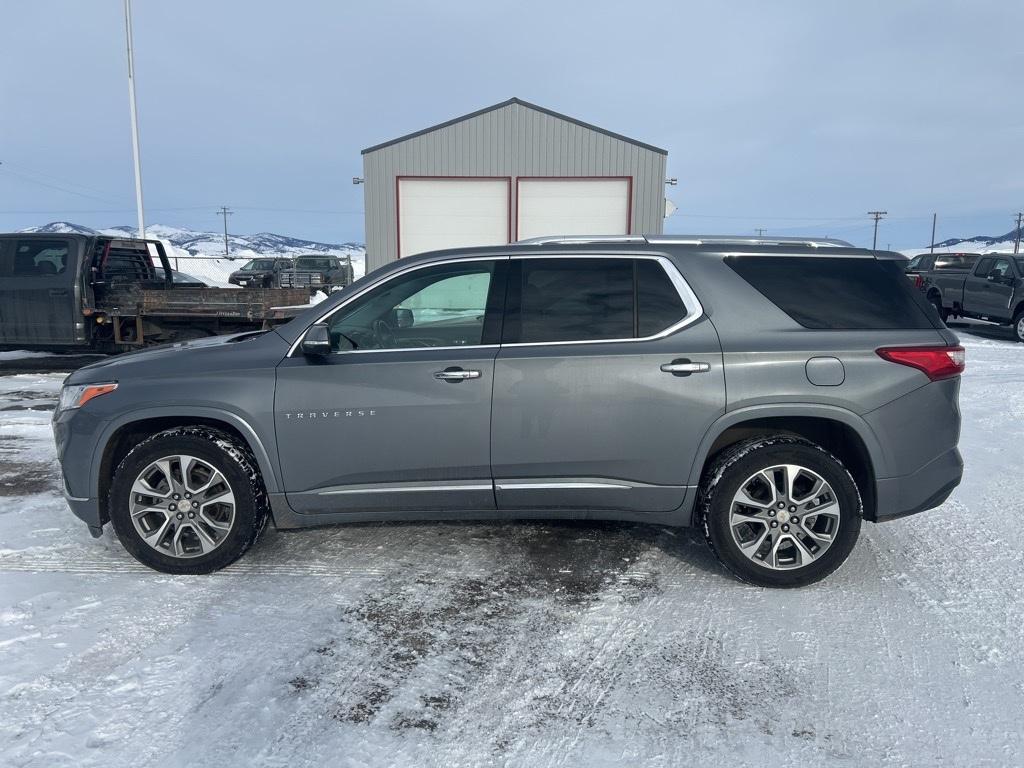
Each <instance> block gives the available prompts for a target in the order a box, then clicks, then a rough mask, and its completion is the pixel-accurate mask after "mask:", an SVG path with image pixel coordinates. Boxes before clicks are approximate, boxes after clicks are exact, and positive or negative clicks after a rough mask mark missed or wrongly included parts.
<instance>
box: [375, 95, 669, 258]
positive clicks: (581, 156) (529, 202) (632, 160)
mask: <svg viewBox="0 0 1024 768" xmlns="http://www.w3.org/2000/svg"><path fill="white" fill-rule="evenodd" d="M362 154H363V178H364V180H365V184H366V186H365V192H364V200H365V211H366V214H365V215H366V258H367V269H373V268H375V267H379V266H381V265H383V264H386V263H388V262H390V261H394V260H395V259H397V258H400V257H402V256H411V255H413V254H415V253H422V252H423V251H430V250H437V249H440V248H452V247H459V246H470V245H500V244H504V243H510V242H515V241H516V240H522V239H526V238H528V237H539V236H546V235H621V234H633V233H642V234H661V232H662V223H663V220H664V216H665V186H664V184H665V163H666V159H667V155H668V152H667V151H666V150H664V149H659V148H658V147H654V146H651V145H650V144H645V143H643V142H640V141H636V140H635V139H630V138H628V137H626V136H621V135H619V134H617V133H612V132H611V131H607V130H604V129H603V128H598V127H596V126H593V125H589V124H588V123H584V122H581V121H580V120H576V119H574V118H571V117H567V116H566V115H562V114H559V113H557V112H552V111H551V110H549V109H545V108H543V107H538V106H537V105H535V104H530V103H527V102H525V101H522V100H520V99H515V98H513V99H509V100H508V101H503V102H502V103H500V104H495V105H494V106H492V107H487V108H486V109H481V110H479V111H477V112H473V113H471V114H468V115H464V116H462V117H457V118H455V119H454V120H449V121H448V122H445V123H441V124H440V125H435V126H432V127H430V128H425V129H423V130H421V131H417V132H415V133H411V134H408V135H406V136H402V137H401V138H397V139H394V140H392V141H388V142H385V143H383V144H377V145H376V146H373V147H369V148H367V149H364V150H363V153H362Z"/></svg>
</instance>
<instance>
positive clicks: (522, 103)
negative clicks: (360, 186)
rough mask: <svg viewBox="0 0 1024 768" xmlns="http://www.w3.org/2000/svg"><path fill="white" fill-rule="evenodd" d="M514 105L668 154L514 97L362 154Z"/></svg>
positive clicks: (383, 144) (663, 150)
mask: <svg viewBox="0 0 1024 768" xmlns="http://www.w3.org/2000/svg"><path fill="white" fill-rule="evenodd" d="M512 104H518V105H519V106H521V107H526V108H527V109H532V110H535V111H537V112H543V113H544V114H545V115H550V116H551V117H557V118H558V119H559V120H565V121H566V122H569V123H574V124H575V125H578V126H580V127H581V128H587V129H588V130H591V131H597V132H598V133H603V134H604V135H605V136H610V137H611V138H613V139H618V140H619V141H625V142H627V143H629V144H635V145H636V146H638V147H643V148H644V149H649V150H650V151H652V152H657V153H658V154H661V155H667V154H668V150H667V149H662V148H661V147H655V146H653V145H651V144H645V143H644V142H642V141H637V140H636V139H631V138H629V137H628V136H623V135H622V134H621V133H613V132H612V131H606V130H605V129H604V128H598V127H597V126H596V125H591V124H590V123H585V122H583V121H582V120H577V119H576V118H574V117H569V116H568V115H563V114H562V113H560V112H555V111H554V110H551V109H545V108H544V107H539V106H537V105H536V104H531V103H530V102H528V101H523V100H522V99H517V98H515V97H514V96H513V97H512V98H511V99H509V100H508V101H503V102H501V103H500V104H494V105H493V106H490V107H484V108H483V109H478V110H477V111H476V112H470V113H469V114H468V115H462V116H461V117H455V118H452V119H451V120H446V121H445V122H443V123H438V124H437V125H432V126H430V127H429V128H423V129H422V130H419V131H415V132H413V133H408V134H406V135H405V136H399V137H398V138H397V139H391V140H390V141H385V142H383V143H381V144H374V145H373V146H372V147H367V148H366V149H364V150H363V151H362V153H361V154H364V155H365V154H367V153H369V152H376V151H377V150H378V149H384V148H385V147H390V146H391V145H393V144H400V143H401V142H403V141H408V140H409V139H414V138H416V137H417V136H422V135H423V134H425V133H431V132H432V131H437V130H440V129H441V128H447V127H448V126H449V125H455V123H461V122H462V121H463V120H469V119H470V118H474V117H478V116H480V115H485V114H487V113H488V112H493V111H495V110H496V109H503V108H504V107H508V106H511V105H512Z"/></svg>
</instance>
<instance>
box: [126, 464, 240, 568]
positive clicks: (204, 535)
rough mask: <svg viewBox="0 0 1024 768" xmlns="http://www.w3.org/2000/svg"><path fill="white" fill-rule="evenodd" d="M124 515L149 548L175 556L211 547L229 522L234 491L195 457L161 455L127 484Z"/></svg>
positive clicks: (204, 551) (221, 538) (226, 530)
mask: <svg viewBox="0 0 1024 768" xmlns="http://www.w3.org/2000/svg"><path fill="white" fill-rule="evenodd" d="M130 514H131V520H132V524H133V525H134V526H135V530H136V532H137V533H138V534H139V536H140V537H141V538H142V540H143V541H144V542H146V543H147V544H148V545H149V546H151V547H152V548H153V549H155V550H157V551H158V552H162V553H164V554H166V555H171V556H173V557H179V558H191V557H199V556H200V555H205V554H209V553H210V552H212V551H213V550H215V549H217V547H219V546H220V545H221V544H222V543H223V542H224V540H225V539H226V538H227V536H228V534H229V533H230V532H231V528H232V526H233V525H234V522H235V494H234V491H232V489H231V485H230V484H229V483H228V481H227V479H226V478H225V477H224V474H223V473H222V472H221V471H220V470H219V469H217V467H215V466H214V465H213V464H212V463H210V462H209V461H207V460H205V459H200V458H197V457H195V456H187V455H176V456H165V457H163V458H161V459H157V460H156V461H154V462H152V463H150V464H149V465H148V466H146V468H145V469H143V470H142V471H141V472H140V473H139V474H138V476H137V477H136V478H135V481H134V482H133V483H132V491H131V504H130Z"/></svg>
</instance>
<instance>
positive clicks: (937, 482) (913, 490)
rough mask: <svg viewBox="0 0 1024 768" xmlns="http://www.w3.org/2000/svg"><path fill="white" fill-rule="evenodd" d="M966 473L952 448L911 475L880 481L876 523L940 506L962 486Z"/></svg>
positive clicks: (958, 456) (956, 451)
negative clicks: (961, 481) (961, 482)
mask: <svg viewBox="0 0 1024 768" xmlns="http://www.w3.org/2000/svg"><path fill="white" fill-rule="evenodd" d="M963 473H964V461H963V459H962V458H961V457H960V451H959V450H957V449H956V448H951V449H949V450H948V451H946V452H945V453H941V454H939V455H938V456H937V457H935V458H934V459H932V460H931V461H930V462H928V463H927V464H925V465H924V466H923V467H921V468H920V469H918V470H917V471H915V472H911V473H910V474H909V475H903V476H901V477H887V478H881V479H879V480H878V483H877V486H876V487H877V490H878V504H877V511H876V513H875V522H883V521H885V520H895V519H896V518H899V517H906V516H907V515H913V514H916V513H918V512H924V511H925V510H928V509H933V508H935V507H937V506H939V505H940V504H942V502H944V501H945V500H946V499H948V498H949V495H950V494H951V493H952V492H953V489H954V488H956V487H957V486H958V485H960V479H961V478H962V477H963Z"/></svg>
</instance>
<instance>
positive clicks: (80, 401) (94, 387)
mask: <svg viewBox="0 0 1024 768" xmlns="http://www.w3.org/2000/svg"><path fill="white" fill-rule="evenodd" d="M115 389H117V382H108V383H106V384H72V385H70V386H66V387H64V388H63V389H61V391H60V405H59V406H58V407H59V409H60V410H62V411H70V410H71V409H73V408H81V407H82V406H83V405H85V404H86V403H88V402H89V401H90V400H92V399H93V398H94V397H99V396H100V395H105V394H107V393H108V392H113V391H114V390H115Z"/></svg>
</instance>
